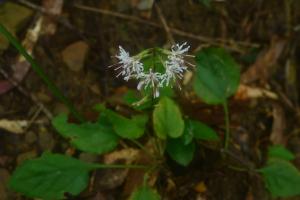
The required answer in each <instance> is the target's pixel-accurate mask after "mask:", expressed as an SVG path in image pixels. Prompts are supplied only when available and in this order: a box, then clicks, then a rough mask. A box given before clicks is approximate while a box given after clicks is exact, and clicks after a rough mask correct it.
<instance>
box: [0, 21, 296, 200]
mask: <svg viewBox="0 0 300 200" xmlns="http://www.w3.org/2000/svg"><path fill="white" fill-rule="evenodd" d="M0 32H1V33H2V34H3V35H4V36H5V37H6V38H7V39H8V40H9V41H10V42H11V43H12V44H13V45H14V46H15V47H16V48H17V49H18V50H19V51H20V53H21V54H22V55H24V56H25V58H26V59H27V60H28V61H29V62H30V63H31V64H32V65H33V67H34V68H35V69H36V71H37V73H38V74H39V75H40V76H41V77H42V78H43V80H44V81H45V83H46V84H49V85H50V86H52V87H50V89H52V90H53V91H52V92H53V93H54V94H56V95H57V96H58V98H59V99H62V100H63V102H65V103H66V104H67V105H70V104H69V101H65V97H64V96H62V94H61V93H60V92H57V91H58V89H57V87H53V83H52V82H51V81H50V79H48V78H47V77H46V75H45V73H44V72H43V71H41V70H42V68H41V67H39V65H38V64H37V63H36V61H35V60H34V59H33V58H32V57H31V56H30V55H29V54H28V53H26V50H25V49H24V48H23V47H22V46H21V44H20V43H19V42H18V41H17V40H16V39H15V38H14V36H12V35H11V34H10V33H9V32H8V31H7V30H6V29H5V27H3V26H2V25H0ZM189 49H190V47H189V46H188V45H187V43H182V44H175V45H174V46H172V47H171V49H169V50H167V49H162V48H158V47H155V48H150V49H146V50H144V51H142V52H140V53H138V54H136V55H133V56H132V55H130V54H129V53H128V52H127V51H126V50H125V49H123V48H122V47H119V52H118V54H117V55H116V58H117V59H118V62H117V63H116V64H115V65H113V67H114V69H115V71H116V72H117V75H116V76H117V77H120V78H121V77H122V78H123V79H124V80H125V81H129V80H136V81H137V90H139V91H143V93H144V94H146V96H150V95H151V96H152V97H153V98H151V99H152V100H154V99H155V100H156V101H152V102H151V104H150V106H148V108H151V109H150V112H143V111H141V110H138V111H137V112H135V113H138V114H132V115H131V116H129V117H128V116H126V117H125V116H123V115H121V114H119V113H118V112H116V111H115V110H113V109H109V108H108V107H106V106H105V105H104V104H98V105H97V106H95V110H97V111H99V118H98V120H97V121H96V122H86V121H84V120H82V117H80V116H79V115H78V112H77V111H76V110H75V109H74V108H73V106H69V108H70V110H71V111H73V112H72V114H73V115H74V116H75V117H77V118H78V120H79V121H80V123H79V124H77V123H70V122H68V116H67V115H66V114H60V115H58V116H56V117H55V118H54V119H53V120H52V125H53V127H54V128H55V129H56V130H57V132H58V133H59V134H60V135H61V136H62V137H64V138H65V139H67V140H69V141H70V145H71V146H72V147H74V148H75V149H77V150H78V151H82V152H87V153H94V154H98V155H102V154H105V153H107V152H111V151H113V150H115V149H116V148H117V147H118V146H119V143H120V141H121V140H122V141H123V144H124V142H127V141H130V142H131V143H133V144H135V145H136V146H137V147H138V148H140V150H141V151H144V152H145V153H146V154H147V155H150V157H151V159H152V160H151V161H152V162H151V164H150V166H145V165H141V164H140V163H133V164H130V165H129V164H126V165H122V164H109V165H108V164H102V163H87V162H84V161H81V160H79V159H77V158H73V157H70V156H66V155H63V154H56V153H50V152H46V153H44V154H43V155H42V156H40V157H39V158H35V159H31V160H27V161H25V162H24V163H22V164H21V165H20V166H18V167H17V168H16V170H15V171H14V173H13V174H12V177H11V179H10V181H9V187H10V188H11V189H13V190H14V191H17V192H20V193H22V194H24V195H25V196H27V197H32V198H39V199H45V200H48V199H49V200H53V199H64V198H65V193H68V194H71V195H74V196H76V195H79V194H80V193H81V192H82V191H83V190H84V189H85V188H86V187H87V185H88V183H89V174H90V172H91V171H93V170H101V169H103V168H126V169H129V168H130V169H133V168H134V169H139V170H143V171H144V174H145V176H144V181H143V183H142V184H141V186H140V187H137V188H136V189H135V191H134V192H133V193H132V195H131V196H130V197H129V199H130V200H140V199H149V200H159V199H161V198H160V196H159V195H158V192H157V191H156V190H155V189H153V188H152V187H150V186H149V184H148V181H147V180H148V178H147V177H148V175H150V174H151V172H153V170H161V169H165V166H166V165H167V162H166V159H165V154H168V155H169V157H170V158H171V159H173V160H174V161H175V162H177V163H178V164H180V165H182V166H188V165H189V164H190V163H191V162H192V160H193V158H194V157H195V156H197V155H195V151H196V148H197V146H198V145H199V141H202V142H204V141H210V142H215V143H217V144H218V143H219V142H220V139H219V134H218V133H216V132H215V131H214V130H213V129H212V128H210V127H209V126H207V125H206V124H205V123H204V122H200V121H198V120H195V119H191V118H190V117H189V116H185V115H183V114H182V112H181V109H180V107H179V105H178V104H177V103H176V102H175V101H174V100H173V99H172V98H170V97H168V96H166V95H162V92H161V91H162V90H163V89H164V88H172V87H174V86H176V87H179V88H181V87H180V81H181V79H182V78H183V76H184V73H185V72H186V71H187V70H188V69H189V67H190V66H193V65H192V64H190V63H189V62H187V60H186V58H187V57H188V56H190V55H188V51H189ZM192 57H194V56H192ZM195 63H196V66H195V68H196V69H195V75H194V92H195V93H196V94H197V95H198V96H199V97H200V98H201V99H202V101H204V102H206V103H207V104H213V105H215V104H222V105H223V107H224V111H225V114H226V115H225V116H226V117H225V121H226V130H225V132H226V134H225V138H224V140H225V142H224V143H225V145H224V149H225V150H227V147H228V145H229V144H230V138H229V132H230V130H229V112H228V105H227V102H228V98H229V97H230V96H231V95H233V94H234V93H235V91H236V90H237V87H238V84H239V69H238V65H237V63H236V62H235V61H234V60H233V58H232V57H231V56H230V54H228V53H227V52H226V51H225V50H224V49H222V48H215V47H210V48H206V49H202V50H200V51H199V52H197V53H196V55H195ZM193 67H194V66H193ZM45 77H46V78H45ZM62 97H63V98H62ZM127 100H128V99H127ZM132 102H133V101H132V99H131V103H132ZM141 103H142V104H143V103H145V102H143V101H142V102H141ZM132 105H134V104H132ZM133 108H136V107H133ZM149 114H150V115H151V116H149ZM146 133H147V134H146ZM140 138H144V139H148V141H153V143H154V147H155V153H151V152H150V151H148V149H147V148H145V147H144V145H143V144H142V143H141V141H145V140H139V139H140ZM268 157H269V158H268V161H267V163H266V165H265V166H264V167H261V168H259V169H254V170H253V169H248V170H249V171H250V170H251V171H250V172H253V173H259V174H261V175H262V177H263V178H264V180H265V183H266V187H267V189H268V190H269V191H270V192H271V194H272V196H274V197H288V196H293V195H299V194H300V190H299V185H300V173H299V171H298V169H297V168H295V167H294V166H293V164H292V163H291V160H293V159H294V158H295V157H294V155H293V154H292V153H291V152H289V151H287V150H286V149H284V148H283V147H278V146H277V147H273V148H271V149H269V155H268ZM246 170H247V169H246ZM162 171H163V170H162ZM290 180H291V181H290Z"/></svg>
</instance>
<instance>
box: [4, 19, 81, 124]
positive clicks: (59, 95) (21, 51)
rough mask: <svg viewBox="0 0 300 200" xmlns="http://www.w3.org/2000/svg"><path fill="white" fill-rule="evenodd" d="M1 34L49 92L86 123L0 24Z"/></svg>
mask: <svg viewBox="0 0 300 200" xmlns="http://www.w3.org/2000/svg"><path fill="white" fill-rule="evenodd" d="M0 33H2V34H3V35H4V37H5V38H6V39H7V40H8V41H9V42H10V43H11V44H12V45H13V46H14V47H15V48H16V49H17V50H18V51H19V53H20V54H22V55H23V56H24V58H25V59H26V60H27V61H28V62H29V63H30V64H31V67H32V69H33V70H34V71H35V72H36V73H37V74H38V76H40V78H41V79H42V80H43V81H44V82H45V83H46V85H47V86H48V88H49V90H50V91H51V92H52V93H53V95H54V96H55V97H56V98H58V99H59V100H60V101H61V102H63V103H64V104H65V105H66V106H67V107H68V108H69V110H70V112H71V113H72V115H73V116H74V117H75V118H76V119H77V120H79V121H80V122H83V121H84V118H83V117H82V116H81V115H80V114H79V112H78V111H77V110H76V108H75V107H74V105H73V104H72V103H71V101H70V100H69V99H68V98H67V97H65V95H64V94H63V93H62V92H61V91H60V89H59V88H58V87H57V86H56V85H55V84H54V83H53V81H51V80H50V79H49V77H48V76H47V74H46V73H45V71H44V70H43V68H41V67H40V66H39V65H38V64H37V62H36V60H35V59H34V58H33V57H32V56H30V55H29V54H28V53H27V51H26V49H25V48H24V47H23V46H22V44H21V43H20V42H19V41H18V40H17V39H16V38H15V37H14V36H13V35H12V34H11V33H10V32H9V31H8V30H7V29H6V28H5V27H4V26H3V25H2V24H0Z"/></svg>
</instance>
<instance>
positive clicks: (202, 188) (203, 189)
mask: <svg viewBox="0 0 300 200" xmlns="http://www.w3.org/2000/svg"><path fill="white" fill-rule="evenodd" d="M194 190H195V191H196V192H198V193H204V192H206V191H207V187H206V185H205V183H204V182H203V181H201V182H199V183H197V184H196V185H195V187H194Z"/></svg>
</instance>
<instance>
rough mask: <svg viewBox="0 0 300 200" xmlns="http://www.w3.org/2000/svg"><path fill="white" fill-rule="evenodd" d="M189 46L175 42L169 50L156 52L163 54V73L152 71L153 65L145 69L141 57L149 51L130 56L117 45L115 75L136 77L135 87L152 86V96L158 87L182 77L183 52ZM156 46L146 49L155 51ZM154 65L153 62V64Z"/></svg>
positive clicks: (184, 66)
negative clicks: (116, 71)
mask: <svg viewBox="0 0 300 200" xmlns="http://www.w3.org/2000/svg"><path fill="white" fill-rule="evenodd" d="M189 48H190V46H188V45H187V43H186V42H185V43H183V44H181V45H180V44H175V45H173V46H172V47H171V50H163V51H161V49H160V50H159V51H158V52H156V53H160V54H163V55H164V56H162V57H164V58H165V59H162V61H161V63H162V65H163V66H164V68H165V71H164V73H160V72H157V71H154V69H155V67H154V66H152V67H150V69H147V70H145V68H144V64H143V63H142V62H141V59H143V58H144V57H148V56H151V55H152V54H151V53H146V54H142V53H140V54H138V55H136V56H130V55H129V53H128V52H126V51H125V50H124V49H123V48H122V47H121V46H119V54H118V55H116V58H117V59H118V60H119V62H118V65H119V66H118V67H117V68H116V69H115V70H120V72H119V74H118V75H117V77H119V76H122V77H123V79H124V80H125V81H128V80H130V79H136V80H138V81H139V83H138V86H137V89H138V90H141V89H147V88H150V87H151V88H152V90H153V96H154V97H158V96H159V88H162V87H166V86H172V84H173V83H177V80H178V79H182V77H183V74H184V72H185V71H186V70H187V66H186V64H185V63H186V62H185V60H184V56H185V55H186V54H185V53H187V52H188V50H189ZM156 49H157V48H154V49H149V50H148V51H149V52H151V51H157V50H156ZM148 51H147V52H148ZM153 65H155V64H153Z"/></svg>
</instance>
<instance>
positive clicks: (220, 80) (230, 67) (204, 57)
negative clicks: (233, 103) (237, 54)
mask: <svg viewBox="0 0 300 200" xmlns="http://www.w3.org/2000/svg"><path fill="white" fill-rule="evenodd" d="M195 59H196V65H197V70H196V77H195V81H194V90H195V92H196V94H197V95H198V96H199V97H200V98H201V99H202V100H203V101H205V102H206V103H208V104H221V103H224V102H225V101H226V99H227V98H228V97H230V96H231V95H233V94H234V93H235V92H236V90H237V88H238V86H239V80H240V70H239V66H238V64H237V63H236V62H235V61H234V59H233V58H232V57H231V56H230V54H228V53H227V52H226V51H225V50H224V49H222V48H205V49H203V50H201V51H199V52H198V53H197V54H196V58H195Z"/></svg>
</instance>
